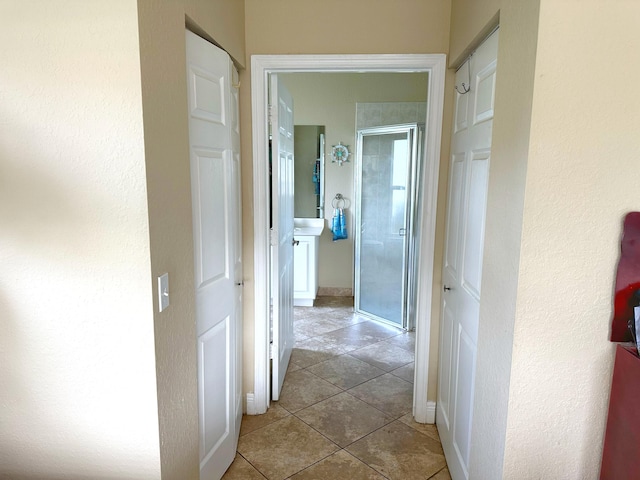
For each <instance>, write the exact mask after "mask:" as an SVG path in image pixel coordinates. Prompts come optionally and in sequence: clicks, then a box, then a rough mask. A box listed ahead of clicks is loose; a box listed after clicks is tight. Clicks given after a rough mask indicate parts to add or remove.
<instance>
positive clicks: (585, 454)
mask: <svg viewBox="0 0 640 480" xmlns="http://www.w3.org/2000/svg"><path fill="white" fill-rule="evenodd" d="M540 3H541V7H540V24H539V25H540V26H539V32H538V51H537V60H536V70H535V88H534V90H533V91H534V94H533V112H532V119H531V143H530V148H529V160H528V168H527V178H526V196H525V204H524V222H523V231H522V252H521V266H520V277H519V287H518V289H519V292H520V293H519V295H518V303H517V312H516V322H515V330H514V348H513V360H512V367H511V379H512V380H511V386H510V399H509V417H508V424H507V435H506V446H505V467H504V477H505V478H522V479H534V478H545V477H546V478H551V477H553V478H566V479H576V480H577V479H580V480H590V479H597V478H598V471H599V467H600V458H601V452H602V442H603V433H604V427H605V422H606V415H607V408H608V394H609V389H610V380H611V368H612V362H613V355H614V345H613V344H611V343H610V342H609V341H608V335H609V329H610V325H609V321H610V317H611V307H612V287H613V282H614V272H615V268H616V265H617V261H618V255H619V247H620V243H619V242H620V233H621V225H622V218H623V216H624V214H625V213H626V212H628V211H630V210H635V211H637V210H640V196H639V195H638V185H639V183H640V174H639V173H638V168H637V167H638V158H639V154H640V136H638V129H637V126H638V124H639V123H640V99H639V98H638V97H637V96H636V95H633V94H630V93H629V91H628V89H626V88H625V87H624V86H625V85H627V84H628V82H629V80H630V79H634V78H638V76H640V57H639V56H638V54H637V52H638V49H640V37H639V36H638V34H637V28H638V25H640V4H639V3H638V2H635V1H604V2H603V1H600V0H586V1H582V2H579V4H578V3H577V2H573V1H568V0H565V1H557V0H543V1H541V2H540ZM532 425H536V426H535V428H531V426H532ZM531 452H536V455H535V457H534V456H532V455H531Z"/></svg>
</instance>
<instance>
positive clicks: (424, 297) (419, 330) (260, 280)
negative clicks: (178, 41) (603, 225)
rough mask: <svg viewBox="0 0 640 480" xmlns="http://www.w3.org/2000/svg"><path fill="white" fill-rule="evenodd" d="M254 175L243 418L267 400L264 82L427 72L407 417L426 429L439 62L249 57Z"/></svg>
mask: <svg viewBox="0 0 640 480" xmlns="http://www.w3.org/2000/svg"><path fill="white" fill-rule="evenodd" d="M251 68H252V113H253V129H252V136H253V167H254V168H253V173H254V184H253V185H254V187H253V195H254V205H256V210H255V215H254V278H255V286H254V300H255V312H254V314H255V331H254V333H255V336H254V338H255V365H254V367H255V369H254V375H255V377H254V393H253V395H248V396H247V413H249V414H259V413H264V412H266V410H267V408H268V405H269V401H270V368H269V366H270V355H269V310H270V284H269V281H270V278H269V277H270V272H271V265H270V262H269V258H270V255H269V252H270V248H271V242H270V234H269V201H268V198H269V162H268V151H269V123H268V107H267V105H268V103H267V98H268V88H267V87H268V78H269V75H270V74H277V73H287V72H290V73H295V72H318V73H321V72H403V73H409V72H426V73H428V74H429V82H428V86H427V89H428V94H427V98H428V106H427V114H426V118H425V126H426V133H425V142H424V160H423V162H424V170H423V172H422V173H421V176H422V185H423V189H424V195H423V196H422V198H421V199H420V204H419V205H418V209H417V211H418V216H419V225H420V228H419V230H420V232H419V235H420V242H419V245H417V247H416V249H417V251H418V253H422V254H421V255H419V257H418V258H419V260H418V262H417V279H418V280H417V292H418V293H417V295H416V301H415V310H416V351H415V354H416V355H415V358H416V374H415V383H414V396H413V398H414V400H413V402H414V404H413V415H414V417H415V419H416V420H417V421H419V422H422V423H426V422H429V423H432V422H433V417H434V416H435V405H433V406H430V405H428V403H427V373H428V357H429V333H430V325H431V318H430V314H431V303H432V299H431V296H432V295H431V292H432V284H433V278H432V276H433V249H434V242H435V211H436V198H437V181H438V166H439V161H440V138H441V131H442V111H443V98H444V76H445V69H446V66H445V55H441V54H438V55H257V56H253V57H252V66H251Z"/></svg>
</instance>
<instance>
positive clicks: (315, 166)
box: [293, 125, 324, 218]
mask: <svg viewBox="0 0 640 480" xmlns="http://www.w3.org/2000/svg"><path fill="white" fill-rule="evenodd" d="M293 134H294V139H295V140H294V144H293V154H294V159H295V166H294V177H295V181H294V187H293V188H294V200H293V203H294V207H293V215H294V217H296V218H324V125H295V126H294V133H293Z"/></svg>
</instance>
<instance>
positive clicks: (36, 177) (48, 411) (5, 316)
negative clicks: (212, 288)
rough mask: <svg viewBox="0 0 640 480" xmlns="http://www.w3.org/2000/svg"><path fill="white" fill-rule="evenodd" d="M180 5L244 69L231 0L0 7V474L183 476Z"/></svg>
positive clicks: (185, 293)
mask: <svg viewBox="0 0 640 480" xmlns="http://www.w3.org/2000/svg"><path fill="white" fill-rule="evenodd" d="M185 4H186V6H185ZM186 14H189V17H190V22H191V24H192V25H199V26H200V27H201V28H200V30H199V31H200V32H201V33H203V34H206V36H207V37H209V38H212V39H214V40H215V41H216V43H218V44H221V45H223V46H224V47H225V48H227V49H229V51H231V52H232V54H233V55H234V57H235V59H236V61H237V62H238V63H244V20H243V16H244V5H243V3H242V2H235V1H223V0H220V1H214V2H212V1H207V0H192V1H189V2H186V1H173V2H156V1H152V0H140V1H139V2H136V1H135V0H119V1H116V2H110V3H109V4H108V6H107V5H106V4H101V3H99V2H82V1H71V0H69V1H60V2H55V5H54V4H53V3H52V2H48V1H34V2H22V3H20V2H0V23H1V24H2V28H1V29H0V40H1V41H2V43H3V45H5V46H6V47H7V48H4V49H3V50H2V52H0V58H1V61H2V65H3V68H2V71H1V72H0V79H1V83H2V84H3V86H5V87H6V90H5V91H6V92H7V94H6V95H5V96H3V97H2V99H1V100H2V103H1V104H0V109H2V115H1V117H2V128H1V129H0V159H1V162H0V171H1V172H2V174H1V175H0V178H2V179H3V181H2V188H0V200H2V202H1V205H2V206H0V223H2V225H3V228H2V233H0V238H1V242H2V249H0V250H1V251H2V253H1V254H0V262H1V263H0V264H1V266H2V268H0V318H1V319H2V321H1V322H0V351H1V352H2V362H0V365H1V367H0V383H2V385H3V388H2V389H0V403H2V405H3V408H2V411H1V412H0V423H2V425H3V428H2V430H1V431H0V476H3V475H9V476H12V478H17V477H16V475H17V476H21V477H20V478H22V476H24V477H29V478H43V479H44V478H60V477H62V476H65V477H67V476H70V477H71V476H72V477H74V478H93V477H96V476H100V477H104V478H124V477H126V478H132V479H133V478H140V479H142V478H144V479H149V478H160V477H162V478H181V479H191V478H198V475H199V466H198V427H197V410H196V405H197V391H196V378H195V375H196V355H195V326H194V322H195V317H194V311H193V247H192V244H193V241H192V233H191V232H192V230H191V200H190V182H189V155H188V124H187V107H186V82H185V76H186V74H185V53H184V52H185V48H184V27H185V15H186ZM164 272H169V276H170V291H171V305H170V307H169V309H167V310H166V311H165V312H163V313H158V312H157V306H156V305H157V291H156V287H155V286H156V278H157V276H159V275H160V274H162V273H164ZM96 452H98V453H96Z"/></svg>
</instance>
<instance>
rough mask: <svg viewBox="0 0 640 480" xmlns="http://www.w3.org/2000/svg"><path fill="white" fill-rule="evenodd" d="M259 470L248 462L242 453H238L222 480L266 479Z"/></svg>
mask: <svg viewBox="0 0 640 480" xmlns="http://www.w3.org/2000/svg"><path fill="white" fill-rule="evenodd" d="M265 478H267V477H265V476H264V475H262V474H261V473H260V472H259V471H258V470H256V469H255V468H253V466H252V465H251V464H250V463H249V462H247V461H246V460H245V459H244V458H242V456H241V455H238V454H236V458H235V459H234V460H233V463H232V464H231V466H230V467H229V469H228V470H227V471H226V472H225V474H224V475H223V476H222V480H265Z"/></svg>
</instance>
